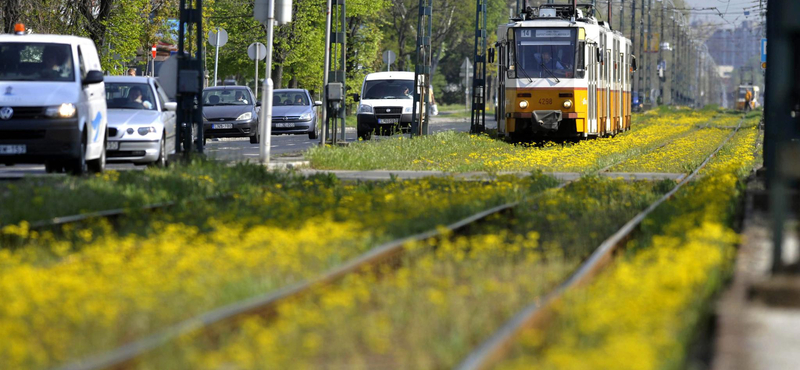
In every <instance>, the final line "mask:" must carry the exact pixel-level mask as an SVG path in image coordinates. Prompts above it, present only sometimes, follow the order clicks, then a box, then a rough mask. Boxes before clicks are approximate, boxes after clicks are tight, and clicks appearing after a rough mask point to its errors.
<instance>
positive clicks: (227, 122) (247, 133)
mask: <svg viewBox="0 0 800 370" xmlns="http://www.w3.org/2000/svg"><path fill="white" fill-rule="evenodd" d="M203 137H204V138H206V139H210V138H218V137H249V138H250V143H252V144H258V141H259V139H260V136H259V135H258V110H257V109H256V104H255V99H253V93H252V92H251V91H250V88H249V87H247V86H217V87H209V88H206V89H204V90H203Z"/></svg>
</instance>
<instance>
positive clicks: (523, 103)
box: [519, 100, 528, 109]
mask: <svg viewBox="0 0 800 370" xmlns="http://www.w3.org/2000/svg"><path fill="white" fill-rule="evenodd" d="M519 107H520V108H521V109H525V108H527V107H528V101H527V100H520V101H519Z"/></svg>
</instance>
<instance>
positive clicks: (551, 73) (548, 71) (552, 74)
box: [542, 63, 561, 83]
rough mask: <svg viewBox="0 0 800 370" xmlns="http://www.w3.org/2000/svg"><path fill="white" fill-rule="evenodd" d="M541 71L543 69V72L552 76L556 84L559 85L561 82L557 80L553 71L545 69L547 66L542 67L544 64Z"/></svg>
mask: <svg viewBox="0 0 800 370" xmlns="http://www.w3.org/2000/svg"><path fill="white" fill-rule="evenodd" d="M542 69H544V70H545V72H547V73H549V74H550V75H551V76H553V78H555V79H556V83H561V80H559V79H558V77H556V74H555V73H553V71H551V70H550V68H547V66H546V65H544V63H542Z"/></svg>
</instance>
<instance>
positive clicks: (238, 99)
mask: <svg viewBox="0 0 800 370" xmlns="http://www.w3.org/2000/svg"><path fill="white" fill-rule="evenodd" d="M203 105H205V106H213V105H253V98H252V97H251V96H250V92H249V91H247V90H245V89H224V90H222V89H215V90H204V91H203Z"/></svg>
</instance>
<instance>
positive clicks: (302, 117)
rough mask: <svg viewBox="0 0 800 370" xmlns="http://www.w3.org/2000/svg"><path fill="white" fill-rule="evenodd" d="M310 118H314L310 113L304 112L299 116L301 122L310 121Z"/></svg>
mask: <svg viewBox="0 0 800 370" xmlns="http://www.w3.org/2000/svg"><path fill="white" fill-rule="evenodd" d="M311 117H314V115H313V114H311V112H306V113H303V114H301V115H300V120H301V121H311Z"/></svg>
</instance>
